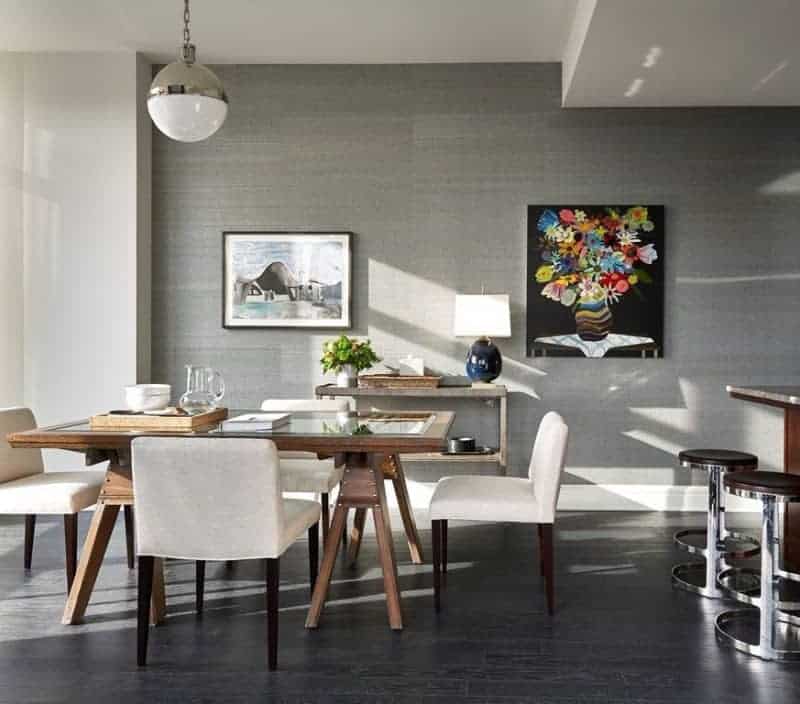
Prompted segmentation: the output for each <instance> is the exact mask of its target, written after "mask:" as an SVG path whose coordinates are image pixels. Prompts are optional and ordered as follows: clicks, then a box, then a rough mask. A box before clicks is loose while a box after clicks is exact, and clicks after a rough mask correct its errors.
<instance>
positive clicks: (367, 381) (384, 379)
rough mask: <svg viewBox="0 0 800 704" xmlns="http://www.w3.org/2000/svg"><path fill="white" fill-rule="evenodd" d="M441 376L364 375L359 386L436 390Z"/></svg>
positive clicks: (360, 378)
mask: <svg viewBox="0 0 800 704" xmlns="http://www.w3.org/2000/svg"><path fill="white" fill-rule="evenodd" d="M441 380H442V377H440V376H401V375H397V374H363V375H362V376H360V377H358V385H359V386H363V387H365V388H368V389H435V388H436V387H437V386H439V382H440V381H441Z"/></svg>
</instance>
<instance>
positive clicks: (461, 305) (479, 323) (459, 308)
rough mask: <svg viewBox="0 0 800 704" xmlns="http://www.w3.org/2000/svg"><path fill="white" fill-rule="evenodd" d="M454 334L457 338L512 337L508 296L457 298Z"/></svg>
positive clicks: (483, 295)
mask: <svg viewBox="0 0 800 704" xmlns="http://www.w3.org/2000/svg"><path fill="white" fill-rule="evenodd" d="M453 334H454V335H455V336H456V337H484V336H485V337H511V307H510V305H509V301H508V295H507V294H504V293H501V294H478V295H459V296H456V309H455V320H454V323H453Z"/></svg>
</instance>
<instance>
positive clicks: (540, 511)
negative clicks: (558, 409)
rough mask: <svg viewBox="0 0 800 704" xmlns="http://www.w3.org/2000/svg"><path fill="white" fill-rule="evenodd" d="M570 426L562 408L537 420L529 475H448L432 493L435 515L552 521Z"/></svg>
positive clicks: (432, 506) (442, 518) (478, 518)
mask: <svg viewBox="0 0 800 704" xmlns="http://www.w3.org/2000/svg"><path fill="white" fill-rule="evenodd" d="M568 437H569V428H568V427H567V424H566V423H565V422H564V419H563V418H562V417H561V416H560V415H558V413H554V412H552V411H551V412H549V413H547V414H546V415H545V416H544V418H542V422H541V423H540V424H539V430H538V432H537V433H536V441H535V442H534V445H533V452H532V453H531V461H530V467H529V470H528V478H527V479H521V478H519V477H485V476H460V477H445V478H444V479H442V480H440V481H439V483H438V484H437V485H436V489H435V490H434V492H433V496H432V497H431V505H430V515H431V520H433V521H436V520H447V519H450V518H453V519H456V520H464V521H494V522H498V523H501V522H510V523H553V522H554V520H555V516H556V505H557V503H558V493H559V490H560V487H561V476H562V474H563V470H564V461H565V459H566V454H567V440H568Z"/></svg>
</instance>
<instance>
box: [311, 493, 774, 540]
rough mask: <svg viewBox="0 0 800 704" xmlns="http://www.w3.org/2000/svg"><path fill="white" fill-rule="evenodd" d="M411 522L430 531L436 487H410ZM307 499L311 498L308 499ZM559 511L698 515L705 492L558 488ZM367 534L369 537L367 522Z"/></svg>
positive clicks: (735, 508)
mask: <svg viewBox="0 0 800 704" xmlns="http://www.w3.org/2000/svg"><path fill="white" fill-rule="evenodd" d="M408 484H409V487H408V488H409V495H410V497H411V504H412V507H413V509H414V518H415V520H416V522H417V525H418V526H419V528H420V530H427V529H429V528H430V518H429V516H428V504H429V502H430V497H431V494H432V493H433V488H434V487H435V486H436V484H435V483H427V482H424V483H423V482H413V481H410V482H409V483H408ZM386 494H387V499H388V502H389V515H390V520H391V522H392V529H393V530H394V531H395V532H397V531H402V526H403V523H402V520H401V518H400V513H399V511H398V510H397V502H396V500H395V497H394V492H392V491H391V490H387V492H386ZM307 498H310V497H307ZM726 498H727V505H726V509H727V510H728V511H730V512H737V513H739V512H748V511H758V510H759V507H758V504H757V502H755V501H749V500H747V499H740V498H737V497H735V496H730V495H728V496H727V497H726ZM558 509H559V510H560V511H700V512H703V513H705V511H706V510H707V509H708V490H707V489H706V487H704V486H670V485H667V484H567V485H564V486H562V487H561V494H560V496H559V500H558ZM365 532H366V533H372V521H371V520H370V521H367V524H366V531H365Z"/></svg>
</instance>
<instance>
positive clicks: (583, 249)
mask: <svg viewBox="0 0 800 704" xmlns="http://www.w3.org/2000/svg"><path fill="white" fill-rule="evenodd" d="M536 226H537V229H538V230H539V232H540V233H541V236H540V247H541V258H542V261H543V262H544V263H543V264H542V265H541V266H540V267H539V268H538V269H537V270H536V281H537V282H539V283H540V284H544V287H543V288H542V291H541V294H542V296H544V297H545V298H549V299H550V300H552V301H556V302H558V303H561V304H562V305H564V306H568V307H571V308H572V309H573V312H574V315H575V323H576V328H577V333H578V335H579V337H580V338H581V339H582V340H587V341H598V340H603V339H605V338H606V336H607V335H608V333H609V332H610V330H611V324H612V316H611V310H610V305H611V304H614V303H617V302H619V301H620V300H621V299H622V297H623V296H626V295H628V294H630V293H631V292H636V293H638V294H639V295H641V294H640V292H639V291H638V287H639V286H640V285H641V284H648V283H652V277H651V276H650V274H649V273H648V272H647V270H646V269H644V268H643V266H646V265H648V264H652V263H653V262H654V261H655V260H656V259H657V258H658V252H656V249H655V247H654V246H653V245H652V244H644V243H643V242H642V239H643V237H645V235H643V233H648V232H652V231H653V227H654V226H653V223H652V221H650V220H648V217H647V208H644V207H641V206H636V207H632V208H628V209H627V210H626V211H625V212H624V213H622V212H617V211H616V210H614V209H613V208H603V209H598V210H596V211H595V210H590V209H589V208H586V209H584V210H580V209H577V208H576V209H567V208H565V209H563V210H559V211H558V212H555V210H549V209H548V210H545V211H544V212H543V213H542V214H541V216H540V217H539V221H538V222H537V225H536Z"/></svg>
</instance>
